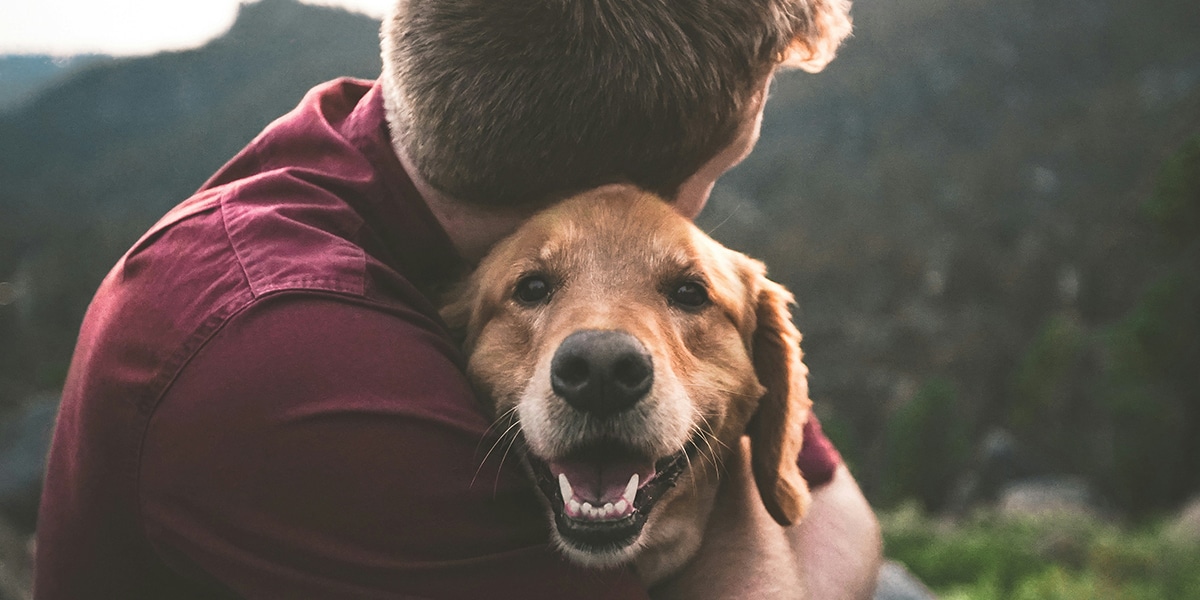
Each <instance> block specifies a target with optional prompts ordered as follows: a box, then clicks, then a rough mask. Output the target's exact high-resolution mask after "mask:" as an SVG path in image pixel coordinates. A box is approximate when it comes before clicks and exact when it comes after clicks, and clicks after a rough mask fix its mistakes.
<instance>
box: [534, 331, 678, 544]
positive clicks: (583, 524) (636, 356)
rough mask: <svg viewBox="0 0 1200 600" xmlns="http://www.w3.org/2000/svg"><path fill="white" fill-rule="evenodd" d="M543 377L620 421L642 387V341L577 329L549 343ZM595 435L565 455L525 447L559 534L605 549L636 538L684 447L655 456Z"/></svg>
mask: <svg viewBox="0 0 1200 600" xmlns="http://www.w3.org/2000/svg"><path fill="white" fill-rule="evenodd" d="M550 384H551V388H552V389H553V391H554V394H555V395H556V396H558V397H559V398H561V399H562V401H563V402H565V403H566V404H567V405H569V406H571V407H572V408H573V409H575V410H576V411H578V412H579V413H581V415H582V416H584V418H585V419H586V420H593V419H594V420H598V422H599V423H607V424H619V423H620V422H621V419H622V418H623V417H624V416H625V415H627V414H628V413H629V412H631V409H634V408H635V407H637V405H638V403H639V402H640V401H642V400H643V399H644V398H645V397H646V396H647V395H648V394H649V392H650V389H651V387H652V386H653V384H654V364H653V360H652V358H651V356H650V354H649V353H648V352H647V351H646V349H645V346H643V345H642V343H641V342H640V341H639V340H638V339H637V338H636V337H634V336H633V335H630V334H629V333H626V332H624V331H612V330H594V329H588V330H580V331H576V332H574V333H572V334H571V335H569V336H567V337H566V338H565V339H564V340H563V341H562V343H561V344H560V345H559V347H558V349H557V350H556V351H555V353H554V356H553V358H552V360H551V365H550ZM598 429H600V430H604V429H607V430H609V431H611V430H614V429H619V427H611V428H608V427H600V428H598ZM595 438H596V439H588V440H582V441H581V443H579V444H578V445H577V446H576V447H575V448H574V449H573V450H572V451H571V452H569V453H567V454H566V455H564V456H559V457H555V458H552V459H545V458H540V457H536V456H532V455H530V456H529V462H530V465H531V467H532V468H533V471H534V475H535V477H536V478H537V482H538V487H539V488H540V489H541V491H542V492H543V494H545V495H546V497H547V498H548V499H549V501H550V505H551V506H552V507H553V509H554V515H555V525H556V526H557V528H558V532H559V534H560V536H561V537H562V539H563V541H564V542H565V543H567V544H570V545H572V546H574V547H575V548H576V549H578V550H581V551H584V552H588V553H590V554H593V555H604V554H612V553H616V552H620V551H621V550H623V549H624V548H626V547H628V546H630V545H631V544H633V543H634V542H635V541H636V540H637V538H638V536H639V534H640V533H641V531H642V527H643V526H644V525H645V524H646V519H647V516H648V515H649V513H650V510H651V509H652V508H653V507H654V505H655V504H656V503H657V502H658V500H659V499H660V498H661V497H662V495H663V494H664V493H665V492H666V491H668V490H669V489H671V488H672V487H674V485H675V482H676V480H677V479H678V478H679V476H680V475H681V474H682V473H683V471H684V468H685V466H686V465H687V463H688V461H689V458H690V457H689V455H688V452H687V449H684V450H681V451H679V452H677V453H675V454H672V455H669V456H665V457H656V456H649V455H648V454H647V453H646V452H645V451H642V450H639V449H638V448H635V447H633V445H632V444H630V443H629V441H628V440H622V439H620V438H619V437H616V436H613V437H609V436H608V435H605V434H597V435H596V436H595ZM695 447H696V445H695V444H688V445H687V448H695Z"/></svg>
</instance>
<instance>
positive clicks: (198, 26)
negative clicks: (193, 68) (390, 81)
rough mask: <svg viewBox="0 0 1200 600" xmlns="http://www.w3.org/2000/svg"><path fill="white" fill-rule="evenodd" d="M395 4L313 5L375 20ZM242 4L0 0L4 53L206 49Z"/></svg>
mask: <svg viewBox="0 0 1200 600" xmlns="http://www.w3.org/2000/svg"><path fill="white" fill-rule="evenodd" d="M391 2H392V0H310V1H307V2H306V3H307V4H323V5H328V6H341V7H343V8H347V9H350V10H355V11H358V12H362V13H366V14H369V15H371V16H374V17H376V18H379V17H381V16H383V13H384V12H385V11H386V10H387V7H388V5H389V4H391ZM239 4H241V2H239V1H238V0H170V1H167V2H164V1H163V0H107V1H104V2H90V1H87V0H0V54H52V55H58V56H68V55H72V54H82V53H98V54H113V55H122V56H135V55H140V54H152V53H154V52H158V51H160V50H182V49H186V48H194V47H196V46H199V45H202V44H204V43H205V42H207V41H208V40H210V39H212V38H214V37H217V36H218V35H220V34H221V33H223V32H224V31H225V30H226V29H228V28H229V26H230V25H232V24H233V19H234V17H235V16H236V14H237V8H238V5H239Z"/></svg>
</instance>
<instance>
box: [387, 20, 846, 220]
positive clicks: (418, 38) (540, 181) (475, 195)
mask: <svg viewBox="0 0 1200 600" xmlns="http://www.w3.org/2000/svg"><path fill="white" fill-rule="evenodd" d="M848 7H849V2H848V0H399V1H398V2H397V4H396V7H395V8H394V9H393V11H392V14H390V15H389V16H388V18H387V19H386V20H385V22H384V29H383V36H382V37H383V61H384V92H385V97H386V101H387V105H388V113H389V114H388V119H389V123H390V126H391V129H392V133H393V137H394V139H395V140H396V143H397V144H398V145H399V146H400V149H401V150H402V152H403V154H405V155H407V157H408V158H409V159H410V160H411V161H412V163H413V164H414V165H415V166H416V168H417V169H418V171H419V175H420V176H421V177H422V178H423V179H424V180H425V181H427V182H428V183H429V184H430V185H432V186H433V187H434V188H436V189H437V190H439V191H440V192H442V193H444V194H447V195H449V196H451V197H453V198H456V199H458V200H460V201H463V202H467V203H471V204H476V205H483V206H491V207H498V208H499V207H523V206H538V205H543V204H546V203H548V202H550V201H553V200H556V199H559V198H563V197H566V196H568V195H571V194H572V193H575V192H579V191H582V190H585V189H588V188H592V187H596V186H600V185H604V184H609V183H630V184H634V185H636V186H638V187H641V188H643V189H646V190H649V191H652V192H655V193H657V194H660V195H662V196H664V197H667V198H676V197H677V196H678V195H679V192H680V191H681V188H684V191H685V192H686V191H687V190H688V189H689V188H696V189H700V190H702V191H703V195H705V196H706V195H707V187H708V186H706V185H704V183H703V182H700V183H699V184H697V183H696V181H695V177H694V176H697V175H698V174H701V173H702V172H705V171H718V170H719V171H723V170H724V169H726V168H728V167H729V166H732V164H733V163H736V162H737V160H739V159H740V158H741V156H743V155H744V154H745V153H746V152H748V150H749V146H750V145H752V144H753V139H754V135H753V134H755V133H756V131H757V130H756V127H755V123H756V121H757V118H758V116H759V114H760V113H761V109H762V102H763V95H764V93H765V88H766V83H767V81H768V80H769V78H770V76H771V74H772V73H773V72H774V71H775V69H776V68H779V67H781V66H782V67H799V68H804V69H806V70H809V71H816V70H820V69H821V68H822V67H823V66H824V65H825V64H826V63H827V62H828V61H829V60H831V59H832V58H833V54H834V51H835V50H836V48H837V45H838V43H839V42H840V41H841V40H842V38H844V37H845V36H846V35H847V34H848V33H849V29H850V24H849V20H848V17H847V14H846V13H847V10H848ZM737 143H743V144H744V145H745V148H744V149H741V148H732V147H733V146H735V145H736V144H737ZM731 148H732V149H731ZM725 163H729V164H725ZM716 174H717V175H719V173H716ZM712 179H714V180H715V176H714V177H713V178H712ZM689 180H691V181H689ZM685 184H687V185H685Z"/></svg>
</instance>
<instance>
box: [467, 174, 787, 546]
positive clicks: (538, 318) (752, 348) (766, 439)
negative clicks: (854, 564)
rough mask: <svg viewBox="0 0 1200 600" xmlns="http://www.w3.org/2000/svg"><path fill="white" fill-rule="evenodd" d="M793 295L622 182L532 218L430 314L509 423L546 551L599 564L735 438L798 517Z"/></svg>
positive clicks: (760, 481) (692, 484)
mask: <svg viewBox="0 0 1200 600" xmlns="http://www.w3.org/2000/svg"><path fill="white" fill-rule="evenodd" d="M790 302H791V295H790V294H789V293H788V292H787V291H786V290H785V289H783V288H782V287H781V286H779V285H778V284H776V283H774V282H772V281H770V280H768V279H766V277H765V275H764V268H763V266H762V264H761V263H759V262H757V261H754V260H752V259H750V258H748V257H746V256H744V255H742V254H740V253H737V252H734V251H732V250H729V249H727V248H725V247H723V246H721V245H720V244H718V243H717V242H715V241H713V240H712V239H711V238H709V237H708V236H706V235H705V234H704V233H702V232H701V231H699V230H698V229H696V227H695V226H693V225H692V224H691V222H689V221H688V220H687V219H685V218H683V217H681V216H679V215H678V214H676V213H675V212H674V211H673V210H672V209H671V207H670V206H669V205H667V204H666V203H664V202H663V201H662V200H660V199H658V198H657V197H654V196H651V195H648V194H643V193H640V192H636V191H633V190H631V189H625V190H621V191H608V192H591V193H588V194H584V195H582V196H579V197H575V198H572V199H569V200H567V201H565V202H562V203H560V204H558V205H556V206H554V207H552V208H550V209H548V210H546V211H544V212H542V213H540V214H538V215H537V216H535V217H534V218H533V219H531V220H530V221H529V222H528V223H527V224H525V225H524V226H523V227H522V228H521V229H519V230H518V231H517V232H516V233H515V234H513V235H512V236H510V237H508V238H506V239H505V240H504V241H502V242H501V243H500V244H499V245H498V246H497V247H496V248H495V249H494V250H493V251H492V252H491V253H490V254H489V255H488V256H487V257H486V258H485V259H484V261H483V262H482V263H481V265H480V266H479V268H478V269H477V270H476V272H475V273H474V274H473V275H472V276H471V278H470V279H469V280H468V281H467V282H466V284H465V286H464V289H463V290H462V291H461V293H460V294H458V295H457V298H456V299H455V300H454V301H453V302H452V303H451V304H450V305H448V306H447V307H446V309H445V310H444V311H443V314H444V316H445V317H446V320H447V322H448V323H450V324H451V326H452V327H460V328H462V330H463V331H464V337H465V341H464V346H465V348H466V350H467V352H468V353H469V356H470V359H469V367H468V370H469V373H470V376H471V378H472V380H473V382H474V383H475V385H476V386H477V387H478V388H479V390H480V392H481V393H482V394H483V395H484V396H485V397H486V398H487V399H488V401H489V402H490V403H491V405H492V408H493V409H494V411H495V414H496V415H497V418H498V419H499V420H500V423H499V428H500V429H501V430H507V429H510V426H512V425H518V426H517V427H511V430H512V431H513V432H514V433H513V434H514V435H518V436H520V438H519V439H520V440H522V442H523V446H524V448H525V457H526V459H527V462H528V465H529V467H530V468H531V471H532V474H533V476H534V478H535V479H536V481H537V483H538V487H539V488H540V489H541V491H542V492H543V493H544V495H545V496H546V498H547V500H548V501H549V507H550V511H551V513H552V520H553V523H554V528H553V529H554V531H555V537H556V539H557V540H558V542H559V544H560V546H561V548H562V549H563V551H564V552H565V554H566V555H567V556H569V557H571V558H573V559H575V560H576V561H578V562H581V563H583V564H587V565H593V566H604V565H612V564H616V563H620V562H623V561H626V560H629V559H630V558H632V557H634V556H635V555H636V554H637V553H638V552H639V550H641V549H642V548H643V547H645V546H646V545H647V544H648V543H650V542H648V541H647V540H649V539H651V538H652V537H653V535H651V533H650V532H652V531H653V530H654V529H655V527H656V524H660V523H663V522H664V521H666V520H667V518H666V517H665V516H663V515H664V514H669V513H671V512H672V511H673V510H675V508H674V507H677V506H683V505H686V504H687V502H686V501H680V499H681V498H685V497H686V496H687V495H688V494H695V493H696V489H697V487H704V486H711V485H712V484H713V482H714V480H715V471H716V469H717V465H719V463H720V461H721V460H723V459H724V458H725V457H726V456H728V454H729V453H730V452H731V450H730V448H733V447H735V445H736V444H738V443H739V440H740V438H741V436H742V435H743V434H746V433H748V434H749V435H750V437H751V449H752V458H751V460H752V464H753V470H754V476H755V480H756V482H757V486H758V488H759V491H760V493H761V497H762V500H763V502H764V504H765V505H766V507H767V509H768V510H769V511H770V513H771V515H772V516H774V517H775V519H776V520H777V521H779V522H780V523H783V524H790V523H792V522H794V521H796V520H798V519H799V518H800V517H801V516H802V514H803V512H804V510H805V507H806V506H807V502H808V489H807V487H806V485H805V483H804V480H803V479H802V478H801V475H800V473H799V470H798V468H797V466H796V457H797V455H798V454H799V449H800V442H801V432H802V428H803V424H804V421H805V419H806V418H807V415H808V410H809V404H810V403H809V400H808V393H807V382H806V369H805V367H804V365H803V364H802V363H801V361H800V350H799V346H798V343H799V338H800V335H799V333H798V332H797V331H796V329H795V327H794V326H793V325H792V322H791V318H790V314H789V311H788V305H789V303H790ZM705 514H706V513H705ZM702 516H703V515H702ZM700 525H702V524H700Z"/></svg>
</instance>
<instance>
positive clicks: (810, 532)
mask: <svg viewBox="0 0 1200 600" xmlns="http://www.w3.org/2000/svg"><path fill="white" fill-rule="evenodd" d="M788 539H789V541H790V543H791V548H792V552H793V553H794V555H795V557H796V559H797V560H798V561H799V563H800V568H801V570H802V571H803V578H804V582H805V588H806V591H807V593H808V597H809V598H812V599H813V600H842V599H846V600H850V599H852V598H853V599H858V598H870V597H871V594H872V592H874V590H875V576H876V574H877V573H878V572H879V564H880V556H881V554H882V550H883V542H882V539H881V537H880V533H879V523H878V522H877V521H876V520H875V513H874V511H872V510H871V506H870V505H869V504H867V499H866V498H864V497H863V494H862V490H860V489H859V488H858V482H856V481H855V480H854V476H853V475H851V474H850V470H849V469H847V468H846V466H845V465H842V466H839V467H838V469H837V472H836V473H834V476H833V479H832V480H831V481H830V482H829V483H828V484H826V485H825V486H823V487H821V488H819V489H817V490H814V491H813V503H812V506H810V507H809V509H808V515H807V516H806V517H805V518H804V521H803V522H801V523H800V524H799V525H797V526H795V527H792V528H789V530H788Z"/></svg>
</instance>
